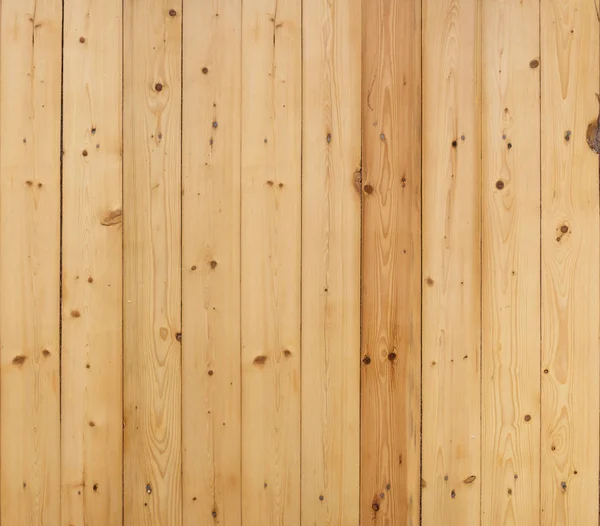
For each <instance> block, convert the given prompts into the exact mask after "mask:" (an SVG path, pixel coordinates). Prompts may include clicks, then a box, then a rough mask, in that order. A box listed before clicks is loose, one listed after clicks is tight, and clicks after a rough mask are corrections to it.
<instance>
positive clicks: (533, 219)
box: [481, 0, 541, 525]
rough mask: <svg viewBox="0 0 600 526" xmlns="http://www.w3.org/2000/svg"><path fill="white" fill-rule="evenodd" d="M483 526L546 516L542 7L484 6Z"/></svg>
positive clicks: (533, 3) (534, 3)
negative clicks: (542, 467)
mask: <svg viewBox="0 0 600 526" xmlns="http://www.w3.org/2000/svg"><path fill="white" fill-rule="evenodd" d="M482 9H483V13H482V28H485V31H484V32H483V33H482V39H483V64H485V70H484V73H483V104H482V122H483V141H482V158H483V174H484V175H483V188H482V192H483V226H482V230H483V244H482V245H483V246H482V265H483V268H482V276H483V279H482V289H483V290H482V296H483V297H482V319H483V322H482V323H483V325H482V328H483V333H482V334H483V343H482V356H483V358H482V370H481V374H482V383H481V385H482V414H481V417H482V452H481V459H482V493H481V495H482V504H481V506H482V510H481V517H482V519H481V520H482V524H487V523H489V522H490V521H492V522H493V524H499V525H500V524H519V525H530V524H537V523H538V522H539V516H540V506H539V502H540V482H539V477H540V464H539V462H540V455H539V448H540V374H541V371H540V279H539V276H540V196H541V194H540V73H539V72H540V67H539V66H540V54H539V2H537V1H525V2H521V1H519V0H514V1H513V0H511V1H509V2H504V1H498V0H494V1H490V2H485V3H484V4H483V6H482Z"/></svg>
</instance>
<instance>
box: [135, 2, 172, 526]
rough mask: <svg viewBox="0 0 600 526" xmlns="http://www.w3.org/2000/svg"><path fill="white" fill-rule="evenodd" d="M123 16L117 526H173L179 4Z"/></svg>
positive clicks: (140, 8)
mask: <svg viewBox="0 0 600 526" xmlns="http://www.w3.org/2000/svg"><path fill="white" fill-rule="evenodd" d="M124 8H125V9H124V35H123V45H124V102H123V104H124V120H123V122H124V123H126V126H125V128H124V130H123V131H124V133H123V143H124V151H123V154H124V159H123V161H124V185H123V188H124V190H123V225H124V233H123V234H124V254H123V258H124V289H123V295H124V302H123V305H124V414H125V437H124V455H125V467H124V469H125V474H124V483H125V492H124V493H125V494H124V499H125V510H124V511H125V523H126V524H135V525H136V526H137V525H144V526H159V525H160V526H178V525H180V524H181V522H182V494H181V345H180V340H181V336H180V334H181V1H167V0H160V1H153V0H126V1H125V4H124Z"/></svg>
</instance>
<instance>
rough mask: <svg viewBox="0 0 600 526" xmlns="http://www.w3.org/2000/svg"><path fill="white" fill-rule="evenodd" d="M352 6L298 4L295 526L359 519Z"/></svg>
mask: <svg viewBox="0 0 600 526" xmlns="http://www.w3.org/2000/svg"><path fill="white" fill-rule="evenodd" d="M360 12H361V4H360V0H350V1H348V0H343V1H340V0H337V1H335V2H330V1H328V0H306V1H305V2H304V7H303V23H302V26H303V28H304V31H303V37H302V40H303V59H304V60H303V73H304V75H303V93H304V97H303V120H302V125H303V128H302V138H303V139H302V145H303V148H302V524H303V525H306V526H309V525H311V526H312V525H315V524H322V525H338V526H342V525H348V526H350V525H352V526H355V525H357V524H358V522H359V455H360V447H359V444H360V361H359V356H360V246H361V245H360V238H361V231H360V228H361V182H360V177H361V169H360V161H361V110H360V108H361V37H360V34H361V20H360Z"/></svg>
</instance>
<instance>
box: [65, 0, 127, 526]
mask: <svg viewBox="0 0 600 526" xmlns="http://www.w3.org/2000/svg"><path fill="white" fill-rule="evenodd" d="M121 8H122V2H121V1H120V0H110V1H105V0H89V1H87V2H80V1H77V0H67V1H65V18H64V23H65V29H64V57H65V60H64V77H63V78H64V83H63V84H64V87H63V96H64V100H65V101H66V103H65V106H64V110H63V151H64V154H63V218H62V223H63V229H62V296H63V308H62V367H61V373H62V383H61V390H62V393H61V394H62V419H61V420H62V428H61V429H62V434H61V451H62V457H61V460H62V474H61V492H62V493H61V502H62V506H61V507H62V520H61V524H63V525H65V526H71V525H72V526H84V525H86V526H88V525H89V526H106V525H107V524H110V525H115V526H118V525H120V524H121V523H122V504H123V503H122V497H121V496H122V467H123V465H122V462H123V456H122V441H123V417H122V386H121V377H122V353H121V350H122V331H121V326H122V290H121V289H122V253H121V245H122V228H121V227H122V225H121V217H122V215H121V191H122V185H121V183H122V174H121V168H122V166H121V147H122V143H121V118H122V115H121V71H122V68H121V32H122V21H121Z"/></svg>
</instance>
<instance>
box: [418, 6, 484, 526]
mask: <svg viewBox="0 0 600 526" xmlns="http://www.w3.org/2000/svg"><path fill="white" fill-rule="evenodd" d="M478 17H479V12H478V3H477V1H475V0H467V1H460V2H457V1H456V0H444V1H429V0H427V1H426V2H425V3H424V5H423V135H422V137H423V368H422V371H423V373H422V374H423V406H422V410H423V453H422V454H423V470H422V477H423V484H422V485H423V500H422V503H423V504H422V520H423V524H424V525H428V526H429V525H431V526H434V525H438V524H444V525H448V526H450V525H464V524H478V521H479V514H480V498H479V493H480V484H481V475H480V471H479V469H480V466H479V462H480V444H481V432H480V408H479V404H480V389H479V379H480V378H479V375H480V337H481V328H480V287H481V268H480V254H479V247H480V239H481V226H480V223H481V204H480V182H479V173H480V169H481V165H480V159H479V157H480V151H481V143H480V122H479V119H480V105H479V100H480V78H479V68H480V57H479V47H478ZM465 481H468V482H465Z"/></svg>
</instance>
